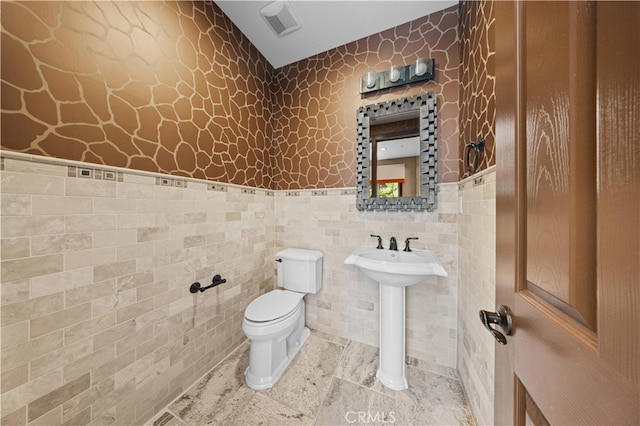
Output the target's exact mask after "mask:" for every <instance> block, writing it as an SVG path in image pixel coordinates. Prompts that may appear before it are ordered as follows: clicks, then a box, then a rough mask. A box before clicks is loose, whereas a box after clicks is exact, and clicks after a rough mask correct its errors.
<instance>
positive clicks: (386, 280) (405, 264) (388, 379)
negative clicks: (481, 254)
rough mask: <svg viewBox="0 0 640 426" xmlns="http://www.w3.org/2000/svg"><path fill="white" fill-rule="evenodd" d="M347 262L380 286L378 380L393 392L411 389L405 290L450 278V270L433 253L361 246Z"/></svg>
mask: <svg viewBox="0 0 640 426" xmlns="http://www.w3.org/2000/svg"><path fill="white" fill-rule="evenodd" d="M344 263H346V264H348V265H356V266H357V267H358V268H359V269H360V270H361V271H362V272H364V274H365V275H367V276H368V277H369V278H372V279H373V280H375V281H377V282H378V283H379V284H380V366H379V368H378V373H377V374H376V377H378V380H380V382H381V383H382V384H383V385H384V386H386V387H388V388H389V389H393V390H403V389H407V387H408V384H407V379H406V376H405V323H404V320H405V289H406V288H407V287H408V286H411V285H415V284H418V283H419V282H421V281H424V280H425V279H426V278H427V277H428V276H430V275H439V276H442V277H446V276H448V274H447V271H445V270H444V268H443V267H442V265H441V264H440V261H439V260H438V258H437V257H436V255H435V254H434V253H433V252H431V251H429V250H412V251H411V252H404V251H395V250H384V249H376V248H375V247H367V246H361V247H358V248H357V249H356V250H354V252H353V253H351V255H350V256H349V257H347V258H346V259H345V261H344Z"/></svg>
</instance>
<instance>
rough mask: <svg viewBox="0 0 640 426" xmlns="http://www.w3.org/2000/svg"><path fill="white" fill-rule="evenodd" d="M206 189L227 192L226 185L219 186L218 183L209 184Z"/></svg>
mask: <svg viewBox="0 0 640 426" xmlns="http://www.w3.org/2000/svg"><path fill="white" fill-rule="evenodd" d="M207 189H208V190H209V191H217V192H227V190H228V187H227V186H226V185H221V184H218V183H210V184H209V186H208V188H207Z"/></svg>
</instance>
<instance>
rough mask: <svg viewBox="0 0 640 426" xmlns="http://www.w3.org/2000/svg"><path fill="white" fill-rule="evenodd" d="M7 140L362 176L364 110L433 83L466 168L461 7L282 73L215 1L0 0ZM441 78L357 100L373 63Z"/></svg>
mask: <svg viewBox="0 0 640 426" xmlns="http://www.w3.org/2000/svg"><path fill="white" fill-rule="evenodd" d="M0 8H1V19H2V46H1V55H2V58H1V59H2V67H1V74H0V77H1V80H2V88H1V90H2V91H1V109H2V117H1V119H2V126H1V128H2V130H1V138H2V139H1V142H2V148H3V149H7V150H13V151H19V152H25V153H30V154H37V155H45V156H53V157H59V158H65V159H71V160H80V161H86V162H90V163H96V164H105V165H110V166H119V167H127V168H131V169H138V170H146V171H152V172H162V173H168V174H173V175H178V176H189V177H195V178H202V179H209V180H214V181H219V182H229V183H235V184H240V185H247V186H254V187H261V188H271V189H300V188H314V187H320V188H323V187H324V188H331V187H344V186H354V185H355V128H356V120H355V114H356V110H357V108H358V107H359V106H361V105H366V104H370V103H377V102H380V101H385V100H389V99H393V98H398V97H403V96H411V95H414V94H417V93H421V92H427V91H434V92H435V93H436V94H437V95H438V100H439V107H440V144H439V159H440V160H439V179H440V181H441V182H453V181H456V180H457V178H458V166H457V163H458V140H459V137H458V95H459V93H458V91H459V89H458V64H459V46H458V9H457V8H456V7H453V8H450V9H447V10H445V11H442V12H438V13H435V14H432V15H430V16H427V17H424V18H420V19H417V20H415V21H413V22H410V23H408V24H405V25H401V26H399V27H396V28H393V29H391V30H388V31H385V32H382V33H379V34H375V35H373V36H370V37H367V38H365V39H362V40H359V41H357V42H354V43H350V44H347V45H345V46H340V47H338V48H336V49H332V50H330V51H328V52H325V53H322V54H319V55H317V56H314V57H312V58H309V59H306V60H303V61H300V62H298V63H295V64H292V65H289V66H286V67H283V68H281V69H278V70H276V71H274V70H273V68H272V67H271V65H270V64H268V62H267V61H266V60H265V59H264V58H263V57H262V55H260V53H259V52H258V51H257V50H256V48H255V47H254V46H252V45H251V43H249V41H248V40H247V39H246V38H245V37H244V36H243V35H242V34H241V33H240V31H239V30H238V29H237V28H236V27H235V26H234V25H233V24H232V23H231V21H230V20H229V19H227V18H226V17H225V16H224V15H223V14H222V12H221V11H220V10H219V9H218V7H217V6H216V5H215V4H213V3H211V2H201V1H194V2H187V1H161V2H156V1H148V2H133V1H132V2H90V1H84V2H2V3H0ZM422 57H426V58H429V57H433V58H435V60H436V70H437V71H436V78H435V80H434V81H431V82H426V83H418V84H415V85H411V86H405V87H398V88H394V89H387V90H384V91H381V92H378V93H374V94H370V95H367V96H364V97H363V96H361V95H360V93H359V84H360V83H359V79H360V77H361V75H362V74H364V73H365V72H366V71H368V70H369V69H373V70H377V71H381V70H383V69H385V68H388V67H389V66H390V65H392V64H407V63H409V62H411V61H413V60H415V59H417V58H422Z"/></svg>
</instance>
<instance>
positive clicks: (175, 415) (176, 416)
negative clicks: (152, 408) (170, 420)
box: [166, 407, 191, 426]
mask: <svg viewBox="0 0 640 426" xmlns="http://www.w3.org/2000/svg"><path fill="white" fill-rule="evenodd" d="M166 412H167V413H169V414H171V415H172V416H173V417H175V418H176V419H178V420H179V421H180V423H182V424H183V425H185V426H191V424H190V423H188V422H187V421H186V420H183V419H182V418H181V417H180V416H178V414H177V413H175V412H173V410H171V409H170V408H169V407H167V410H166Z"/></svg>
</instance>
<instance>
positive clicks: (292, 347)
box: [244, 327, 311, 390]
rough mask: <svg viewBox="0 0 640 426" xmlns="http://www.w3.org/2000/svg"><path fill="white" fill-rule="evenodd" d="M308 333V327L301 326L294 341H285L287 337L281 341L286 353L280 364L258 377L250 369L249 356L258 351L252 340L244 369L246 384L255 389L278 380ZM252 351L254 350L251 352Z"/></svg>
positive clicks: (270, 385) (260, 388)
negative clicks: (269, 372)
mask: <svg viewBox="0 0 640 426" xmlns="http://www.w3.org/2000/svg"><path fill="white" fill-rule="evenodd" d="M310 334H311V331H310V330H309V328H307V327H303V329H302V332H301V333H300V337H299V338H298V339H297V340H296V341H293V342H291V341H289V342H287V340H288V339H284V340H285V341H283V342H281V344H282V346H281V348H282V349H283V350H285V351H286V355H285V356H284V357H283V358H282V361H281V362H280V365H278V366H277V367H276V368H275V369H274V370H273V372H272V373H271V375H270V376H266V377H259V376H257V375H255V374H253V373H252V371H251V357H252V355H254V354H259V353H260V348H259V345H258V344H256V343H257V342H252V343H251V347H250V348H249V351H250V352H249V366H248V367H247V368H246V369H245V371H244V378H245V383H246V384H247V386H249V387H250V388H251V389H255V390H262V389H269V388H272V387H273V386H274V385H275V384H276V383H277V382H278V380H280V376H282V373H284V372H285V370H286V369H287V367H289V364H291V361H292V360H293V359H294V358H295V356H296V355H297V354H298V352H299V351H300V348H302V345H304V342H306V341H307V339H308V338H309V335H310ZM252 351H256V352H254V353H252Z"/></svg>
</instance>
